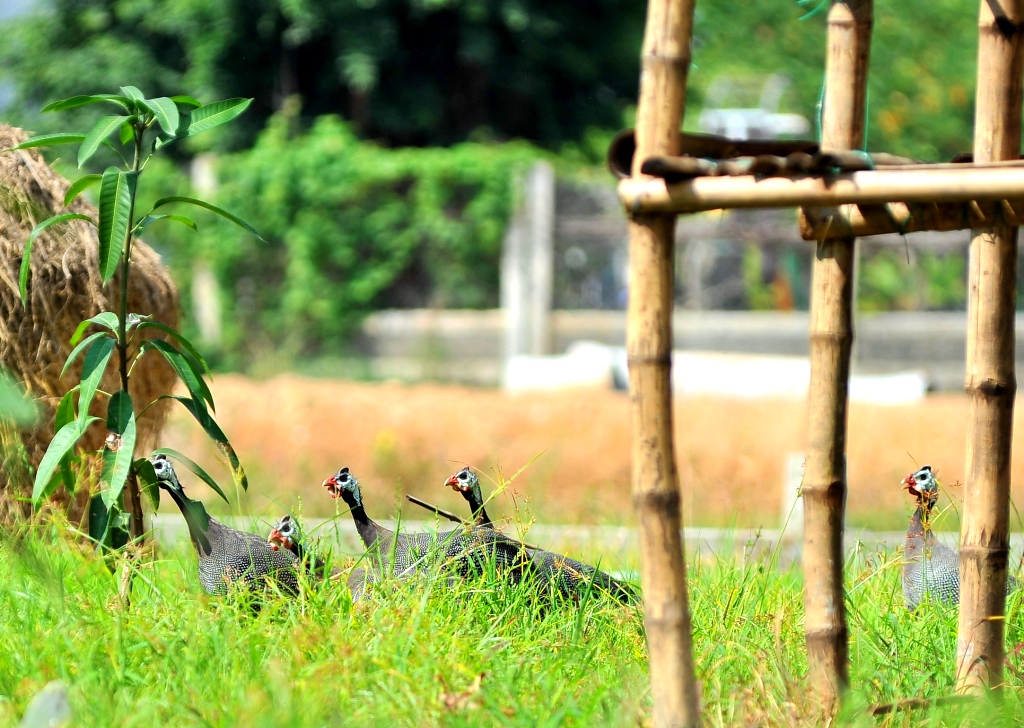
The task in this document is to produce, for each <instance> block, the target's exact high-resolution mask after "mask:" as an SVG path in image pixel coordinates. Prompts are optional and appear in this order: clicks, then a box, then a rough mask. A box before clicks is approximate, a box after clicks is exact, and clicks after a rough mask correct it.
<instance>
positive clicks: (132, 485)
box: [117, 125, 145, 541]
mask: <svg viewBox="0 0 1024 728" xmlns="http://www.w3.org/2000/svg"><path fill="white" fill-rule="evenodd" d="M144 134H145V127H144V126H142V125H139V126H138V127H136V130H135V159H134V161H133V162H132V172H133V173H134V174H136V175H138V173H139V162H140V161H141V160H142V137H143V135H144ZM136 184H138V180H136ZM131 189H132V202H131V207H130V211H129V213H128V239H127V240H126V241H125V244H124V250H122V251H121V304H120V310H119V311H118V329H117V349H118V352H119V354H120V374H121V389H122V390H124V391H125V392H128V273H129V271H130V268H131V256H132V237H133V235H132V233H131V230H132V228H133V227H134V224H135V186H133V187H132V188H131ZM133 457H134V453H133ZM127 485H128V498H129V500H130V501H131V503H130V508H131V526H130V529H129V535H130V536H131V539H132V540H133V541H135V540H136V539H141V538H142V537H143V534H144V526H143V520H142V519H143V516H142V498H141V497H140V496H141V494H140V493H139V481H138V478H136V477H135V472H134V469H133V470H131V471H129V473H128V483H127Z"/></svg>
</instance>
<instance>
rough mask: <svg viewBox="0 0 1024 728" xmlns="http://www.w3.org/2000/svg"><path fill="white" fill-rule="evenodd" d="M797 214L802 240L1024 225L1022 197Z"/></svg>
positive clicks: (820, 209) (808, 209)
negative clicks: (999, 225)
mask: <svg viewBox="0 0 1024 728" xmlns="http://www.w3.org/2000/svg"><path fill="white" fill-rule="evenodd" d="M801 212H802V214H801V215H800V236H801V237H802V238H803V239H804V240H824V239H826V238H844V237H851V236H855V237H867V236H869V235H889V234H892V233H914V232H919V231H921V230H941V231H950V230H965V229H968V228H987V227H994V226H995V225H998V224H999V223H1003V222H1005V223H1007V224H1008V225H1013V226H1017V225H1021V224H1024V200H1022V199H1016V200H999V201H998V202H994V201H991V200H989V201H982V202H977V201H975V200H972V201H971V202H968V203H959V202H957V203H942V204H939V203H916V204H907V203H905V202H893V203H889V204H886V205H841V206H839V207H805V208H803V210H802V211H801Z"/></svg>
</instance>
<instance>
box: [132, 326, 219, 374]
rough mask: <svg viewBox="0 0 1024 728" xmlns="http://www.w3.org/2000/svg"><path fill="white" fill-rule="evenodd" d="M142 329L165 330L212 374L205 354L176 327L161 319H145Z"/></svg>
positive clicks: (140, 328)
mask: <svg viewBox="0 0 1024 728" xmlns="http://www.w3.org/2000/svg"><path fill="white" fill-rule="evenodd" d="M142 329H157V330H158V331H163V332H164V333H165V334H167V335H168V336H170V337H171V338H172V339H174V340H175V341H177V342H178V345H179V346H180V347H181V348H182V349H184V350H185V351H187V352H188V353H189V354H190V355H191V356H192V358H193V359H195V360H196V361H197V362H199V364H200V365H201V366H202V368H203V372H204V373H206V374H211V372H210V366H209V365H208V364H207V363H206V360H205V359H203V355H202V354H200V353H199V351H198V350H197V349H196V347H194V346H193V345H192V342H191V341H189V340H188V339H186V338H185V337H184V336H182V335H181V334H179V333H178V332H177V331H175V330H174V329H172V328H171V327H170V326H167V325H166V324H162V323H160V322H159V321H143V322H142V323H141V324H139V330H140V331H141V330H142Z"/></svg>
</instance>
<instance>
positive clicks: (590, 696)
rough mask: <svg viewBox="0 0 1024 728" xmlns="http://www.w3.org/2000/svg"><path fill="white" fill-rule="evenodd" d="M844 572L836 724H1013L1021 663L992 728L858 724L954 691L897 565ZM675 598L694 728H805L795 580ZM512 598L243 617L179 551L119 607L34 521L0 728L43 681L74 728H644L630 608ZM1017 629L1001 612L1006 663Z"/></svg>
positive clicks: (774, 577) (308, 605)
mask: <svg viewBox="0 0 1024 728" xmlns="http://www.w3.org/2000/svg"><path fill="white" fill-rule="evenodd" d="M847 573H848V575H849V601H848V606H849V613H850V626H851V634H852V639H851V659H852V674H853V680H854V684H855V686H856V690H855V695H854V696H853V698H852V700H851V706H850V709H849V714H848V715H847V716H845V717H844V719H843V721H842V723H843V724H856V725H865V726H866V725H947V724H959V723H960V721H961V720H962V719H963V718H964V717H965V716H966V715H967V714H968V713H970V714H973V715H975V716H978V717H983V719H984V720H985V721H987V722H989V723H991V724H993V725H999V724H1005V725H1013V724H1014V723H1015V719H1017V722H1018V724H1019V719H1020V718H1022V717H1024V707H1022V704H1021V699H1020V697H1018V691H1019V689H1020V688H1021V687H1022V681H1021V679H1020V675H1021V672H1020V670H1021V664H1020V659H1019V656H1016V655H1014V656H1012V657H1011V661H1010V667H1009V669H1008V671H1007V677H1008V680H1009V683H1010V685H1011V686H1012V687H1013V688H1014V690H1012V691H1009V693H1010V694H1009V695H1008V696H1007V699H1006V701H1005V705H1004V706H1003V708H1002V710H1001V713H1002V716H1001V717H1000V715H997V713H998V712H1000V711H993V709H991V708H985V707H978V706H974V707H970V708H963V707H960V708H951V707H945V708H942V709H938V710H936V711H934V712H927V711H924V712H922V711H917V712H915V713H913V714H908V713H903V714H897V715H895V716H888V717H885V718H877V719H872V718H867V717H864V715H863V708H864V707H865V706H866V705H868V704H870V703H877V702H888V701H892V700H895V699H898V698H905V697H917V696H926V697H928V696H940V695H945V694H948V693H950V692H951V688H950V685H951V677H950V675H951V672H952V666H951V664H950V661H951V656H952V654H953V649H954V644H955V630H956V612H955V610H951V609H943V608H941V607H939V606H937V605H931V606H928V607H927V608H925V609H923V610H921V611H920V612H919V613H918V614H913V615H912V614H908V613H907V612H906V610H905V609H903V607H902V604H901V595H900V590H899V576H898V562H897V561H895V560H894V559H886V558H885V557H883V556H880V555H877V554H862V553H861V554H855V555H853V556H852V557H851V560H850V563H849V564H848V569H847ZM690 583H691V594H692V600H693V622H694V641H695V652H696V657H697V663H698V672H699V677H700V679H701V680H702V683H703V686H702V690H703V701H704V711H705V718H706V723H707V724H708V725H723V726H724V725H728V726H734V725H744V726H748V725H795V724H813V721H811V720H809V719H808V718H807V716H809V715H812V714H813V713H812V709H813V708H812V706H810V705H808V702H807V699H806V698H805V693H804V688H803V686H802V683H801V676H802V675H803V674H804V672H805V669H806V665H805V660H804V657H803V654H802V641H803V640H802V634H801V628H802V617H801V615H802V606H801V594H800V578H799V573H798V572H797V571H794V570H783V571H780V570H779V569H778V568H777V566H776V565H775V564H773V563H772V562H771V561H770V559H769V560H760V561H747V562H745V561H744V560H742V559H738V560H729V561H719V560H716V559H709V558H702V559H700V560H698V561H697V562H695V563H691V566H690ZM528 596H529V595H527V594H524V593H523V592H522V591H521V590H517V589H508V588H499V587H498V586H497V585H496V584H495V583H493V582H488V581H486V580H484V581H476V582H465V583H459V584H455V585H453V586H450V585H449V584H448V583H447V580H443V579H442V580H437V581H435V582H433V583H430V582H427V581H426V580H423V581H420V582H417V583H411V584H398V585H394V586H393V588H389V589H383V590H380V591H379V592H378V593H376V594H375V595H374V596H372V597H371V598H369V599H367V600H366V601H365V602H363V603H360V604H358V605H353V604H352V603H351V600H350V599H349V598H348V595H347V593H346V591H345V589H344V588H343V587H342V586H341V585H340V584H337V585H334V584H329V585H325V586H321V587H319V588H311V589H308V590H305V591H304V592H303V594H302V595H301V597H300V598H298V599H295V600H286V599H272V600H270V601H269V603H268V604H266V606H265V607H264V608H263V609H262V610H261V611H260V612H259V613H258V614H257V615H255V616H253V614H252V612H251V610H250V608H249V606H248V605H247V604H246V603H245V602H244V600H236V599H231V598H226V599H213V598H209V597H207V596H206V595H205V594H203V593H202V592H201V591H200V590H199V587H198V583H197V578H196V574H195V562H194V556H193V555H192V554H191V553H174V554H169V555H168V554H165V555H162V556H160V557H159V558H155V559H153V560H151V561H148V562H147V563H145V564H144V565H143V566H142V567H141V568H140V569H139V571H138V575H137V578H136V579H135V590H134V603H133V605H132V607H131V609H130V610H126V609H125V608H124V607H123V606H122V604H121V601H120V599H119V597H118V580H117V578H116V577H114V576H111V574H110V572H109V571H108V570H107V568H106V566H105V565H104V563H103V562H102V561H101V560H98V559H97V558H95V557H94V556H92V555H91V554H89V553H87V552H84V551H83V550H82V549H81V548H80V547H78V546H77V545H75V543H74V542H72V541H71V540H70V539H68V538H67V537H66V535H64V532H63V531H62V530H61V529H59V528H57V527H55V526H40V527H37V529H36V530H34V531H31V532H26V533H22V534H19V535H18V536H17V537H8V538H6V539H5V543H3V544H2V548H0V614H2V615H3V618H2V619H0V645H3V648H2V649H0V725H13V724H15V723H16V722H17V717H18V716H20V715H21V713H22V711H23V710H24V709H25V706H26V705H27V702H28V700H29V699H30V698H31V696H32V695H33V694H34V693H35V692H36V691H37V690H39V689H40V688H42V686H43V685H44V684H45V683H46V682H47V681H49V680H52V679H57V678H60V679H62V680H64V681H66V682H67V684H68V685H69V686H70V692H71V701H72V704H73V708H74V710H75V714H76V719H77V720H76V724H78V725H82V726H135V725H139V726H142V725H145V726H152V725H172V724H173V725H196V726H230V725H257V724H259V725H287V726H288V727H289V728H300V727H302V726H323V725H403V726H405V725H409V726H412V725H416V726H420V725H456V726H457V725H509V726H519V725H522V726H544V725H552V726H553V725H573V726H579V725H583V726H588V727H589V726H599V725H638V724H639V725H644V724H647V723H649V715H650V705H649V698H648V696H647V693H646V661H645V648H644V640H643V632H642V621H641V614H640V612H639V611H638V610H637V609H634V608H629V607H621V606H618V605H615V604H609V603H607V602H605V601H588V602H587V603H585V604H583V605H582V606H578V607H577V606H573V605H568V604H566V605H563V606H562V607H561V608H558V609H548V610H546V611H544V610H541V609H539V608H538V607H537V605H536V603H535V601H533V600H531V599H529V598H527V597H528ZM1019 601H1020V599H1014V605H1013V606H1014V611H1013V612H1012V613H1011V615H1016V614H1017V612H1016V603H1017V602H1019ZM1021 627H1022V625H1021V624H1020V623H1019V621H1018V620H1017V619H1016V618H1015V616H1011V619H1010V622H1009V635H1008V640H1009V644H1010V645H1011V646H1012V645H1015V644H1018V643H1020V642H1022V641H1024V634H1022V629H1021Z"/></svg>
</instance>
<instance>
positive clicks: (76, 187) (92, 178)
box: [64, 174, 103, 207]
mask: <svg viewBox="0 0 1024 728" xmlns="http://www.w3.org/2000/svg"><path fill="white" fill-rule="evenodd" d="M102 177H103V175H99V174H87V175H84V176H82V177H79V178H78V179H76V180H75V181H74V182H72V183H71V186H70V187H68V193H67V194H66V195H64V207H67V206H68V205H70V204H71V203H72V202H74V201H75V198H76V197H78V196H79V195H80V194H82V192H83V191H84V190H87V189H89V188H90V187H92V186H93V185H94V184H96V183H97V182H99V181H100V179H101V178H102Z"/></svg>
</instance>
